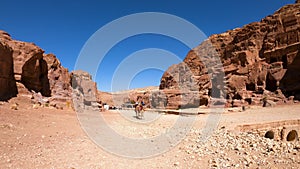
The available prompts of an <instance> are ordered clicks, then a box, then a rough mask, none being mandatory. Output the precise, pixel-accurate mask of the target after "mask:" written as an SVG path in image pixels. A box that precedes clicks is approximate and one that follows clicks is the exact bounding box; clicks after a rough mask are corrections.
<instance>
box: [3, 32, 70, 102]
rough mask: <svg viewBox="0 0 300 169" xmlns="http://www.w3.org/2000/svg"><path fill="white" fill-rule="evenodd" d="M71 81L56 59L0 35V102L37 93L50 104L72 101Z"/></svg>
mask: <svg viewBox="0 0 300 169" xmlns="http://www.w3.org/2000/svg"><path fill="white" fill-rule="evenodd" d="M70 78H71V76H70V74H69V72H68V70H67V69H66V68H64V67H63V66H62V65H61V64H60V62H59V60H58V59H57V58H56V56H55V55H53V54H45V53H44V51H43V50H42V49H41V48H39V47H38V46H36V45H35V44H33V43H28V42H21V41H17V40H13V39H12V38H11V36H10V35H9V34H8V33H6V32H4V31H0V85H1V88H0V100H8V99H10V98H11V97H14V96H17V95H28V96H31V95H32V94H33V93H39V92H40V93H41V95H43V96H46V97H50V100H51V101H52V102H56V101H57V102H61V101H63V102H65V101H67V100H70V98H71V83H70V82H71V80H70Z"/></svg>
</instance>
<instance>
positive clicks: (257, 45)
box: [160, 3, 300, 107]
mask: <svg viewBox="0 0 300 169" xmlns="http://www.w3.org/2000/svg"><path fill="white" fill-rule="evenodd" d="M299 12H300V4H299V3H296V4H292V5H287V6H284V7H282V8H281V9H280V10H278V11H276V12H275V13H274V14H273V15H270V16H267V17H266V18H264V19H262V20H261V21H260V22H254V23H251V24H248V25H246V26H244V27H243V28H237V29H234V30H230V31H227V32H226V33H223V34H219V35H213V36H211V37H209V39H208V40H207V41H205V42H203V43H202V44H201V45H199V46H198V47H196V48H194V49H193V50H191V51H190V52H189V53H188V55H187V56H186V58H185V59H184V62H183V63H180V64H178V65H173V66H171V67H170V68H169V69H168V70H167V71H166V72H165V73H164V75H163V77H162V79H161V84H160V89H161V90H167V89H168V90H170V89H172V90H175V91H174V92H173V93H172V94H170V93H169V94H166V95H167V100H168V103H167V107H168V106H169V107H180V106H184V105H186V103H183V100H185V99H181V100H180V101H178V99H177V103H176V101H175V102H174V101H171V102H170V99H172V98H174V97H173V96H172V95H174V93H178V94H177V95H178V97H181V98H182V96H183V95H187V96H188V98H191V97H192V96H193V94H191V95H190V96H189V94H185V93H186V92H182V91H187V93H193V92H194V91H199V95H200V100H201V99H205V98H208V94H210V95H211V96H212V97H217V98H218V97H220V96H221V97H222V96H223V97H226V98H227V99H229V100H232V99H235V98H240V99H245V100H247V101H249V100H251V101H249V102H252V101H254V102H259V100H260V99H261V98H262V97H263V95H262V94H266V93H268V92H266V91H271V92H274V94H271V95H272V99H273V100H275V101H278V100H280V99H278V98H281V101H283V100H284V97H283V96H282V93H283V94H284V95H285V96H286V97H288V96H295V98H297V99H300V78H299V77H300V70H299V69H300V67H299V65H300V56H299V55H300V52H299V49H300V15H299ZM217 57H219V58H220V60H221V62H220V63H218V62H217V60H215V58H217ZM222 69H224V74H225V79H223V78H222V76H220V75H222V72H223V71H222ZM218 77H221V78H218ZM193 81H194V82H193ZM225 84H226V85H225ZM212 89H214V91H211V90H212ZM222 89H224V91H225V92H226V93H227V94H226V95H225V93H222V92H220V91H222ZM190 91H191V92H190ZM281 92H282V93H281ZM167 93H168V92H167ZM180 93H181V94H180ZM269 96H270V94H269ZM270 97H271V96H270ZM276 98H277V99H276ZM175 100H176V99H175ZM202 103H205V102H202ZM194 106H196V105H194ZM198 106H199V105H198Z"/></svg>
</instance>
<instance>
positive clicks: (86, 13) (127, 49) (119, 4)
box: [0, 0, 295, 91]
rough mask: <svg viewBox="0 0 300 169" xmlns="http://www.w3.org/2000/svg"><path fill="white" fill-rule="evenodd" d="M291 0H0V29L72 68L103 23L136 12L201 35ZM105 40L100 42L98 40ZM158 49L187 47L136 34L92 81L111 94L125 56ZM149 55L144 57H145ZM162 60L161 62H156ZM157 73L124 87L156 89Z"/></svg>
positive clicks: (182, 52) (114, 50) (256, 16)
mask: <svg viewBox="0 0 300 169" xmlns="http://www.w3.org/2000/svg"><path fill="white" fill-rule="evenodd" d="M294 2H295V0H253V1H241V0H226V1H224V0H218V1H200V0H185V1H182V0H172V1H170V0H164V1H158V0H152V1H150V0H147V1H146V0H118V1H117V0H111V1H101V0H98V1H96V0H93V1H90V0H85V1H83V0H51V1H38V0H27V1H23V0H13V1H12V0H2V1H1V7H2V8H1V10H0V16H1V17H0V29H1V30H4V31H7V32H8V33H10V34H11V36H12V37H13V38H14V39H18V40H22V41H26V42H34V43H35V44H37V45H38V46H40V47H41V48H42V49H44V50H45V52H46V53H54V54H55V55H56V56H57V57H58V58H59V59H60V61H61V62H62V65H63V66H65V67H67V68H68V69H69V70H70V71H71V70H73V69H74V65H75V63H76V59H77V57H78V55H79V52H80V51H81V48H82V47H83V45H84V44H85V42H86V41H87V40H88V39H89V37H90V36H91V35H92V34H93V33H94V32H96V31H97V30H98V29H99V28H101V27H102V26H104V25H105V24H107V23H109V22H111V21H113V20H115V19H117V18H120V17H123V16H126V15H129V14H133V13H139V12H163V13H168V14H172V15H176V16H178V17H181V18H183V19H186V20H187V21H189V22H191V23H193V24H194V25H196V26H197V27H198V28H199V29H201V30H202V31H203V32H204V33H205V34H206V35H207V36H210V35H212V34H218V33H222V32H225V31H226V30H229V29H234V28H236V27H241V26H243V25H245V24H248V23H251V22H254V21H259V20H260V19H261V18H263V17H265V16H267V15H270V14H272V13H273V12H275V11H276V10H277V9H279V8H280V7H281V6H283V5H285V4H290V3H294ZM103 40H104V41H105V39H103ZM146 48H160V49H164V50H168V51H171V52H172V53H174V54H176V55H177V56H179V57H180V58H181V59H183V58H184V57H185V55H186V54H187V52H188V51H189V48H188V47H187V46H185V45H184V44H182V43H180V42H178V41H177V40H174V39H172V38H168V37H165V36H160V35H151V34H147V35H138V36H134V37H131V38H128V39H125V40H123V41H122V42H120V43H118V44H117V45H116V46H115V47H114V48H112V49H111V50H110V52H109V53H108V54H107V56H106V57H105V59H104V60H103V62H102V63H101V64H100V65H99V69H98V73H97V75H96V77H94V80H95V81H96V82H97V83H98V88H99V89H100V90H103V91H110V90H111V78H112V75H113V72H114V71H115V69H116V68H117V66H118V64H119V63H120V62H121V61H122V60H123V59H124V58H126V57H127V56H128V55H130V54H131V53H133V52H135V51H138V50H142V49H146ZM149 57H150V56H149ZM162 59H164V58H162ZM162 73H163V71H161V70H155V69H150V70H147V71H142V72H140V73H139V74H137V75H136V76H135V77H134V78H133V79H132V81H131V83H130V85H129V86H128V88H136V87H143V86H150V85H158V84H159V81H160V78H161V75H162Z"/></svg>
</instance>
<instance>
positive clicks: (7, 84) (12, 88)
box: [0, 42, 18, 101]
mask: <svg viewBox="0 0 300 169" xmlns="http://www.w3.org/2000/svg"><path fill="white" fill-rule="evenodd" d="M12 53H13V52H12V50H11V48H10V47H8V46H7V45H6V44H2V42H0V86H1V87H0V100H1V101H3V100H7V99H10V98H11V97H14V96H16V95H17V93H18V91H17V86H16V81H15V78H14V72H13V57H12Z"/></svg>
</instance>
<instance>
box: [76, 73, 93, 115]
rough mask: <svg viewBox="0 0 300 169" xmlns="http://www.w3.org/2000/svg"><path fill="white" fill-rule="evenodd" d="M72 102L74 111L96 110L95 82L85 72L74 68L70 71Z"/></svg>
mask: <svg viewBox="0 0 300 169" xmlns="http://www.w3.org/2000/svg"><path fill="white" fill-rule="evenodd" d="M71 77H72V88H73V96H72V97H73V104H74V106H75V109H76V111H81V110H83V109H92V110H98V109H99V108H98V103H97V84H96V83H95V82H94V81H92V77H91V75H90V74H88V73H87V72H84V71H81V70H76V71H73V72H72V73H71Z"/></svg>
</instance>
